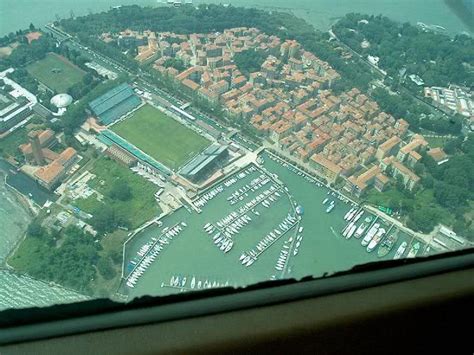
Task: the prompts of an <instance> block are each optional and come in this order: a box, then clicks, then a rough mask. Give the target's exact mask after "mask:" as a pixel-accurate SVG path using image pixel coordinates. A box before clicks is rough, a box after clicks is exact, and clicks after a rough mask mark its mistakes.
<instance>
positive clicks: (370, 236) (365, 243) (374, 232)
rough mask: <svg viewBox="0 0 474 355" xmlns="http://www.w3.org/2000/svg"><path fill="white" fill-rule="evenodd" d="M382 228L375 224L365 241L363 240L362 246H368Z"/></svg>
mask: <svg viewBox="0 0 474 355" xmlns="http://www.w3.org/2000/svg"><path fill="white" fill-rule="evenodd" d="M379 228H380V224H378V223H375V224H374V225H373V226H372V228H370V229H369V231H368V232H367V234H366V235H365V237H364V239H362V242H361V244H362V246H363V247H365V246H367V245H368V244H369V243H370V241H371V240H372V238H373V237H374V236H375V234H376V233H377V231H378V230H379Z"/></svg>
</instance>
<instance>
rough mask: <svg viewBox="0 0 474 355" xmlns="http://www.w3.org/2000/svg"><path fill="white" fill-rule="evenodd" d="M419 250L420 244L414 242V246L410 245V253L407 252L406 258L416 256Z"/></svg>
mask: <svg viewBox="0 0 474 355" xmlns="http://www.w3.org/2000/svg"><path fill="white" fill-rule="evenodd" d="M420 248H421V244H420V242H416V243H415V244H413V245H412V247H411V249H410V251H409V252H408V255H407V258H414V257H415V256H416V254H418V251H419V250H420Z"/></svg>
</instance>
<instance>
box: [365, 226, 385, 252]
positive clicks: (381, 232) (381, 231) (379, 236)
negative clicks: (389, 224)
mask: <svg viewBox="0 0 474 355" xmlns="http://www.w3.org/2000/svg"><path fill="white" fill-rule="evenodd" d="M385 232H386V230H385V229H384V228H380V229H379V230H378V231H377V234H376V235H375V236H374V238H373V239H372V240H371V241H370V243H369V245H368V246H367V251H368V252H369V253H370V252H372V251H373V250H374V249H375V248H376V247H377V245H379V243H380V241H381V240H382V239H383V236H384V235H385Z"/></svg>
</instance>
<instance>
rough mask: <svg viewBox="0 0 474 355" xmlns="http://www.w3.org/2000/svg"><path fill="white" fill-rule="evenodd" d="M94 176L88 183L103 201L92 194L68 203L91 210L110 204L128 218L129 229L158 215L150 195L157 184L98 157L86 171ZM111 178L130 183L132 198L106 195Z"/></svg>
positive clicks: (158, 210)
mask: <svg viewBox="0 0 474 355" xmlns="http://www.w3.org/2000/svg"><path fill="white" fill-rule="evenodd" d="M90 171H91V172H92V173H93V174H94V175H96V177H95V178H94V179H93V180H92V181H90V182H89V185H90V186H91V187H92V188H94V189H95V190H97V191H98V192H100V193H101V194H103V195H104V200H103V202H101V201H98V200H97V199H96V198H95V197H96V195H93V196H91V197H89V198H87V199H78V200H76V201H72V202H71V203H72V204H73V205H75V206H77V207H78V208H80V209H81V210H83V211H86V212H88V213H94V211H95V210H97V209H100V208H102V207H103V206H104V205H105V204H107V205H108V206H112V207H113V208H114V210H115V213H117V214H118V215H121V216H124V217H125V218H126V219H127V220H129V221H130V223H131V225H132V228H136V227H138V226H140V225H141V224H143V223H144V222H146V221H148V220H150V219H151V218H153V216H157V215H158V214H160V208H159V207H158V205H157V203H156V201H155V197H154V194H155V192H156V191H157V190H158V187H157V186H155V185H153V184H152V183H150V182H148V181H146V180H145V179H143V178H141V177H139V176H138V175H135V174H133V173H132V171H131V170H130V169H128V168H126V167H124V166H122V165H120V164H118V163H117V162H115V161H113V160H110V159H108V158H105V157H103V158H99V159H98V160H97V161H95V162H94V165H93V167H92V168H91V170H90ZM115 180H122V181H125V182H127V184H128V185H129V186H130V189H131V193H132V198H131V199H130V200H128V201H120V200H112V199H111V198H109V197H108V195H109V191H110V189H111V188H112V186H113V183H114V181H115Z"/></svg>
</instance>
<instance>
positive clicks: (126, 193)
mask: <svg viewBox="0 0 474 355" xmlns="http://www.w3.org/2000/svg"><path fill="white" fill-rule="evenodd" d="M109 196H110V198H111V199H115V200H120V201H128V200H130V199H131V198H132V190H131V189H130V186H129V185H128V184H127V182H125V181H122V180H117V181H115V182H114V184H113V185H112V188H111V189H110V193H109Z"/></svg>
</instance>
